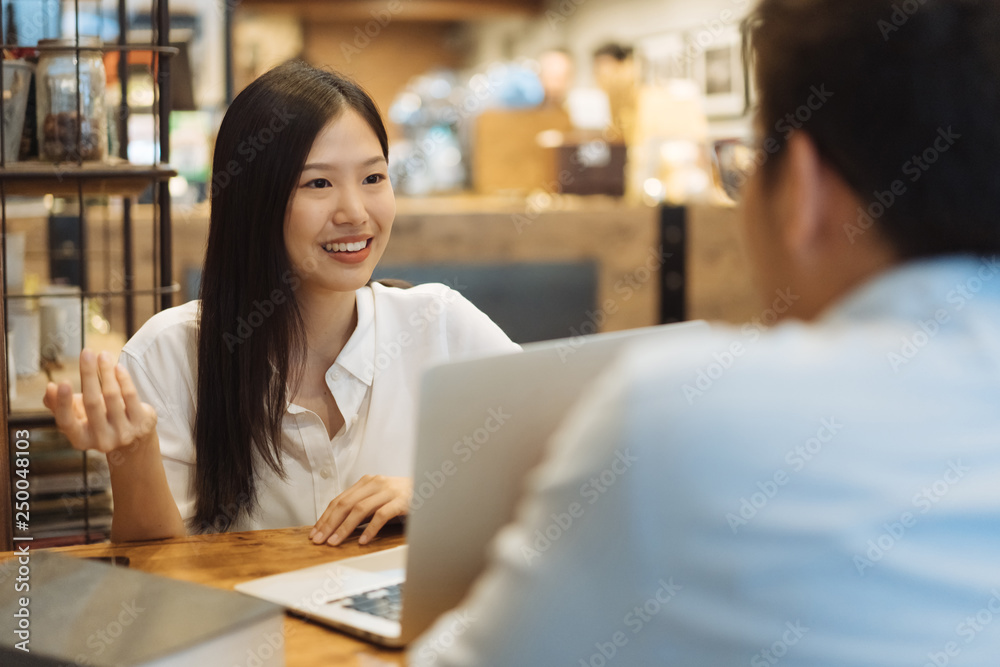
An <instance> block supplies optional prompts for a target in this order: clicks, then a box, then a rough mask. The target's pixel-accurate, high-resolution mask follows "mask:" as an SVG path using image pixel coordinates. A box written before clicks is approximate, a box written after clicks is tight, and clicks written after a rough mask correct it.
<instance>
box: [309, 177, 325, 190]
mask: <svg viewBox="0 0 1000 667" xmlns="http://www.w3.org/2000/svg"><path fill="white" fill-rule="evenodd" d="M306 187H307V188H328V187H330V181H328V180H326V179H325V178H314V179H312V180H311V181H309V182H308V183H306Z"/></svg>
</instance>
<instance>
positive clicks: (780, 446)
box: [411, 258, 1000, 667]
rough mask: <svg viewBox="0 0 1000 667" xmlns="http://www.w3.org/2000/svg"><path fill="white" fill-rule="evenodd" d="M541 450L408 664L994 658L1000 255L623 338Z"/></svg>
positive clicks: (884, 662)
mask: <svg viewBox="0 0 1000 667" xmlns="http://www.w3.org/2000/svg"><path fill="white" fill-rule="evenodd" d="M784 295H785V298H786V299H788V298H791V299H794V298H795V295H794V293H793V292H791V291H785V292H784ZM781 303H782V301H781V298H780V295H779V298H778V299H777V300H776V301H775V304H774V306H775V307H776V308H781V307H783V306H782V305H781ZM772 318H773V313H769V312H767V311H765V312H763V313H762V314H761V317H760V321H763V322H766V321H769V320H770V319H772ZM552 447H553V450H552V452H551V454H550V457H549V458H548V459H547V461H546V462H545V463H543V464H542V466H541V467H540V468H539V469H538V470H536V471H535V473H534V474H533V475H532V478H531V480H530V484H529V491H528V494H527V496H526V498H525V499H524V501H523V502H522V503H521V506H520V508H519V511H518V516H517V520H516V522H515V524H513V525H511V526H508V527H507V528H505V529H504V530H503V531H502V532H501V533H500V534H499V536H498V538H497V539H496V541H495V543H494V546H493V555H492V559H491V564H490V567H489V570H488V571H487V573H486V574H485V575H484V576H483V577H482V578H481V579H480V580H479V582H478V583H477V585H476V587H475V588H474V590H473V591H472V593H471V595H470V597H469V599H467V601H466V603H465V605H464V606H463V607H462V608H460V609H459V610H458V612H456V614H457V615H451V616H446V617H445V618H443V619H441V620H440V621H439V623H438V624H437V625H436V626H435V627H434V628H432V629H431V630H430V631H429V632H428V633H427V634H426V635H425V636H424V637H423V638H422V640H421V642H420V643H418V644H417V645H415V646H414V647H413V648H412V650H411V658H412V659H413V661H414V664H437V665H449V666H454V665H470V666H471V665H477V666H478V665H490V666H500V665H517V666H524V665H545V666H549V665H566V666H567V667H569V666H573V667H579V666H591V667H603V666H606V665H635V666H647V665H677V666H679V667H691V666H693V665H704V666H705V667H722V666H724V665H725V666H728V665H751V666H752V667H758V666H760V667H764V666H771V665H781V666H782V667H785V666H790V665H802V666H804V665H808V666H810V667H816V666H823V665H829V666H830V667H834V666H836V667H870V666H872V665H879V666H884V667H890V666H892V667H895V666H897V665H898V666H900V667H902V666H904V665H906V666H910V667H921V666H923V665H932V666H936V667H942V666H943V665H977V666H982V665H996V664H1000V263H998V262H997V260H996V259H995V258H994V259H976V258H950V259H937V260H929V261H921V262H914V263H910V264H907V265H904V266H902V267H900V268H897V269H894V270H892V271H889V272H887V273H884V274H882V275H880V276H878V277H877V278H875V279H873V280H871V281H870V282H868V283H867V284H865V285H863V286H861V287H860V288H858V289H857V290H856V291H854V292H853V293H852V294H851V295H849V296H848V297H847V298H846V299H844V300H843V301H841V302H840V303H838V304H836V305H835V306H834V307H832V308H830V309H829V310H828V312H827V313H826V314H825V315H824V316H823V317H822V318H821V319H819V320H818V321H817V322H815V323H814V324H802V323H797V322H790V323H786V324H781V325H779V326H777V327H774V328H773V329H771V330H770V331H767V332H764V331H763V330H762V328H761V327H759V326H756V325H754V324H750V325H747V326H745V327H742V328H723V329H720V330H717V331H716V332H715V333H713V335H711V336H709V337H707V338H706V337H705V336H701V337H700V338H698V339H692V340H690V341H688V342H687V344H681V343H678V344H676V345H673V346H671V347H670V348H669V349H660V348H655V347H649V346H637V347H633V348H632V349H631V350H630V351H629V352H628V353H627V354H626V355H625V357H624V358H623V359H621V360H620V362H619V363H618V364H616V365H615V366H614V367H613V368H612V369H611V370H610V371H609V372H608V373H607V374H606V375H605V376H604V378H603V379H602V380H601V381H600V382H599V383H597V384H596V386H594V387H593V388H592V389H591V390H590V391H589V392H588V394H587V396H586V397H585V398H584V399H583V400H582V401H581V403H580V404H579V405H578V406H577V408H576V410H575V412H574V413H573V414H572V415H571V417H570V419H568V421H567V423H566V424H565V425H564V427H563V428H562V430H561V432H560V433H559V434H558V436H557V437H556V439H555V440H554V442H553V443H552ZM484 502H488V499H484Z"/></svg>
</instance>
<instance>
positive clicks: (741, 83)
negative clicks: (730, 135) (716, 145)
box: [685, 26, 752, 119]
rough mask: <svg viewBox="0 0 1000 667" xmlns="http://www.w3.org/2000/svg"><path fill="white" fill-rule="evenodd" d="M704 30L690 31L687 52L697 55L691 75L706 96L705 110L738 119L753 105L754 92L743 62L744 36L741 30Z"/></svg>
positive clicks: (710, 116) (733, 28)
mask: <svg viewBox="0 0 1000 667" xmlns="http://www.w3.org/2000/svg"><path fill="white" fill-rule="evenodd" d="M706 35H708V33H706V32H705V31H701V32H699V33H693V32H692V33H688V35H687V46H686V48H685V52H686V53H691V54H694V55H695V57H694V58H693V59H692V68H691V78H693V79H694V80H695V81H696V82H697V83H698V86H699V88H700V89H701V92H702V94H703V95H704V98H705V113H706V114H707V115H708V117H709V118H710V119H717V118H739V117H742V116H743V115H745V113H746V111H747V109H748V108H749V106H750V101H751V100H750V97H751V95H752V91H751V90H748V81H749V79H748V77H747V72H746V69H745V68H744V65H743V57H742V38H741V35H740V32H739V29H738V28H737V27H736V26H731V27H730V28H729V29H727V30H725V31H723V32H721V33H719V34H717V35H714V34H713V35H710V36H711V38H712V39H711V40H708V39H706V38H705V37H706Z"/></svg>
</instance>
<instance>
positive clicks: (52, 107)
mask: <svg viewBox="0 0 1000 667" xmlns="http://www.w3.org/2000/svg"><path fill="white" fill-rule="evenodd" d="M38 47H39V51H40V55H39V58H38V69H37V70H36V90H37V94H36V95H37V97H36V102H37V106H38V153H39V157H40V158H41V159H43V160H53V161H55V162H63V161H73V162H76V161H77V160H103V159H104V158H105V156H106V155H107V149H108V134H107V115H106V111H105V101H104V92H105V88H106V86H107V74H106V72H105V71H104V58H103V56H102V53H101V40H100V38H98V37H81V38H80V52H79V54H80V55H79V60H80V67H79V70H80V71H79V100H78V99H77V95H78V92H77V91H78V88H77V52H76V49H75V42H74V40H73V39H43V40H40V41H39V42H38Z"/></svg>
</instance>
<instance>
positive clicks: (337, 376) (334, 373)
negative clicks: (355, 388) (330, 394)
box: [330, 371, 340, 382]
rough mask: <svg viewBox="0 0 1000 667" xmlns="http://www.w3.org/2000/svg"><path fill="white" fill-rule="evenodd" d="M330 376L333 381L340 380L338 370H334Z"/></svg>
mask: <svg viewBox="0 0 1000 667" xmlns="http://www.w3.org/2000/svg"><path fill="white" fill-rule="evenodd" d="M330 377H331V378H333V381H334V382H340V371H334V372H333V375H331V376H330Z"/></svg>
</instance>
